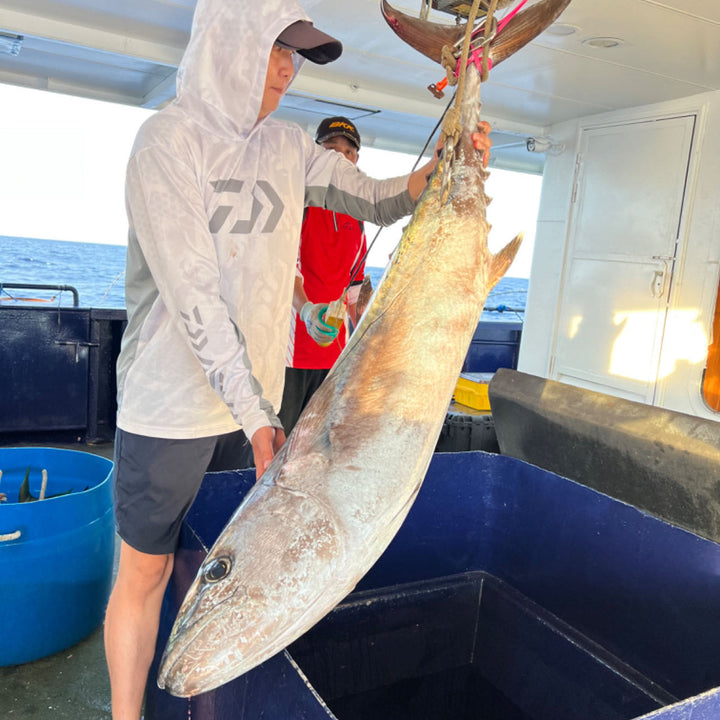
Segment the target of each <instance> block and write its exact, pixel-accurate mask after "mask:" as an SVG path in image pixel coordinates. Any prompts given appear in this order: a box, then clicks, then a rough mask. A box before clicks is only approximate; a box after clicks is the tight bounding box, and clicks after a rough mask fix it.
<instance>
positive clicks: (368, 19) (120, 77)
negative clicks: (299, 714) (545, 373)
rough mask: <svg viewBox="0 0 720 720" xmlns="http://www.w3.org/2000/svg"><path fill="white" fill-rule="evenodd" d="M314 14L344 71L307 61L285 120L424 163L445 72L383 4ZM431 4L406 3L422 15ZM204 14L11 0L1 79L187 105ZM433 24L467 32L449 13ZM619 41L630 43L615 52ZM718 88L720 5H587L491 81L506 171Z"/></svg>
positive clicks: (2, 26)
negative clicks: (349, 133) (628, 111)
mask: <svg viewBox="0 0 720 720" xmlns="http://www.w3.org/2000/svg"><path fill="white" fill-rule="evenodd" d="M260 1H262V0H260ZM301 2H302V0H301ZM302 4H303V7H304V8H305V10H306V12H307V13H308V14H309V15H310V16H311V17H312V18H313V20H314V21H315V24H316V25H317V26H318V27H319V28H321V29H323V30H325V31H326V32H329V33H331V34H333V35H335V36H336V37H338V38H340V39H341V40H342V42H343V45H344V48H345V50H344V52H343V55H342V57H341V58H340V59H339V60H338V61H337V62H334V63H331V64H330V65H325V66H316V65H313V64H312V63H305V66H304V68H303V70H302V72H301V73H300V75H299V76H298V78H296V80H295V82H294V83H293V85H292V86H291V89H290V92H289V93H288V95H287V97H286V98H285V99H284V100H283V103H282V106H281V108H280V110H279V111H278V114H279V115H281V116H282V117H284V118H287V119H290V120H293V121H295V122H298V123H299V124H300V125H302V126H303V127H305V128H306V129H308V130H309V131H311V132H313V131H314V128H315V127H316V125H317V123H318V122H319V120H320V119H321V118H322V117H324V116H327V115H330V114H342V115H346V116H348V117H351V118H353V119H355V120H356V122H357V123H358V126H359V128H360V130H361V132H362V135H363V141H364V144H365V145H367V146H372V147H378V148H382V149H390V150H398V151H403V152H411V153H417V152H418V151H419V150H420V149H421V148H422V147H423V145H424V143H425V141H426V139H427V138H428V136H429V134H430V133H431V131H432V130H433V128H434V127H435V124H436V122H437V121H438V119H439V118H440V116H441V114H442V112H443V110H444V108H445V105H446V103H447V101H448V100H449V98H450V93H447V97H446V98H445V99H444V100H438V99H436V98H434V97H433V96H432V94H431V93H430V92H429V91H428V90H427V86H428V85H429V84H431V83H435V82H438V81H440V80H441V79H442V78H443V76H444V71H443V70H442V69H441V68H440V66H439V65H436V64H434V63H433V62H432V61H430V60H428V59H426V58H425V57H423V56H422V55H420V54H419V53H417V52H416V51H415V50H413V49H412V48H410V47H409V46H407V45H405V44H404V43H403V42H401V41H400V40H399V39H398V38H397V37H396V36H395V35H394V34H393V33H392V32H391V30H390V29H389V28H388V27H387V25H386V24H385V21H384V20H383V19H382V17H381V14H380V2H379V0H353V1H352V2H350V1H349V0H305V2H302ZM420 4H421V2H420V0H401V1H400V0H399V1H398V4H397V6H398V7H399V8H401V9H403V10H405V11H406V12H408V13H410V14H414V15H417V14H418V13H419V10H420ZM194 6H195V0H0V33H3V34H4V35H11V36H13V35H15V36H22V42H21V44H19V52H18V53H17V54H13V53H12V52H7V50H9V49H12V47H13V44H12V38H10V40H8V39H7V38H3V37H2V35H0V83H7V84H11V85H20V86H25V87H30V88H37V89H42V90H48V91H51V92H58V93H65V94H70V95H77V96H81V97H86V98H93V99H98V100H105V101H110V102H116V103H123V104H127V105H136V106H141V107H146V108H158V107H161V106H162V105H163V104H164V103H166V102H167V101H168V100H170V99H171V98H172V97H173V96H174V92H175V71H176V68H177V64H178V62H179V60H180V57H181V55H182V52H183V48H184V47H185V44H186V42H187V40H188V37H189V32H190V25H191V21H192V13H193V9H194ZM248 6H249V7H251V4H250V3H248ZM431 19H433V20H436V21H440V22H447V23H452V22H454V20H453V18H452V17H451V16H450V15H449V14H447V13H439V12H436V11H433V12H432V18H431ZM608 39H614V40H617V41H619V43H618V44H616V45H615V46H613V47H608V46H610V45H613V42H612V41H610V40H608ZM3 47H4V48H5V50H6V51H5V52H2V49H3ZM14 47H15V48H16V49H17V47H18V44H17V43H16V44H15V46H14ZM717 89H720V2H718V0H573V2H572V3H571V4H570V6H569V7H568V8H567V9H566V10H565V12H564V13H563V15H562V17H561V18H560V20H559V22H558V23H556V25H555V26H553V27H551V28H550V29H549V30H548V31H546V32H545V33H543V34H542V35H540V36H539V37H538V38H537V39H536V40H535V41H534V42H533V43H532V44H530V45H529V46H527V47H525V48H524V49H523V50H522V51H521V52H520V53H518V54H517V55H516V56H514V57H512V58H510V59H509V60H507V61H506V62H505V63H503V64H502V65H500V66H498V67H497V68H495V69H494V70H493V71H492V72H491V74H490V79H489V81H488V82H487V84H486V85H485V86H484V87H483V103H484V104H483V115H484V116H485V117H486V118H487V119H488V120H490V121H491V122H492V124H493V127H494V133H493V138H494V142H495V150H494V163H496V164H497V165H498V166H500V167H508V168H513V167H515V168H518V169H524V170H529V171H541V169H542V164H543V160H544V156H543V155H542V154H539V153H529V152H528V151H527V150H526V147H525V139H526V138H527V137H528V136H530V135H534V136H544V135H545V134H546V133H547V132H548V128H549V127H550V126H551V125H553V124H554V123H558V122H561V121H565V120H569V119H573V118H577V117H583V116H587V115H591V114H594V113H599V112H604V111H608V110H615V109H621V108H626V107H632V106H637V105H644V104H646V103H655V102H660V101H665V100H672V99H676V98H680V97H684V96H688V95H694V94H696V93H701V92H705V91H708V90H717ZM5 111H6V112H7V109H5Z"/></svg>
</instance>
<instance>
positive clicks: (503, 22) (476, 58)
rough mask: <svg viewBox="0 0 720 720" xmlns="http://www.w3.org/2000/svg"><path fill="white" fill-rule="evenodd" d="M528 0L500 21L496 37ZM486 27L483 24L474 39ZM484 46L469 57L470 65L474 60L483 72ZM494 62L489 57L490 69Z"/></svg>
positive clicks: (458, 71) (457, 71)
mask: <svg viewBox="0 0 720 720" xmlns="http://www.w3.org/2000/svg"><path fill="white" fill-rule="evenodd" d="M527 2H528V0H521V2H520V3H519V4H518V5H517V6H516V7H515V8H513V9H512V10H511V11H510V12H509V13H508V14H507V15H506V16H505V17H504V18H503V19H502V20H500V22H499V23H498V27H497V33H496V37H497V36H498V35H500V33H501V32H502V31H503V30H504V29H505V26H506V25H507V24H508V23H509V22H510V21H511V20H512V19H513V18H514V17H515V16H516V15H517V14H518V13H519V12H520V10H522V9H523V6H525V5H527ZM484 29H485V25H484V24H483V25H481V26H480V27H479V28H478V29H477V30H476V31H475V32H474V33H473V35H472V37H473V39H475V38H477V36H478V35H479V34H480V33H481V32H483V30H484ZM482 56H483V54H482V48H479V49H478V50H473V51H472V52H471V53H470V57H469V58H468V65H469V64H470V63H471V62H472V63H475V67H477V69H478V71H479V72H480V73H482ZM492 66H493V62H492V58H489V59H488V71H489V70H492ZM455 75H456V76H458V75H460V60H458V62H457V67H456V68H455Z"/></svg>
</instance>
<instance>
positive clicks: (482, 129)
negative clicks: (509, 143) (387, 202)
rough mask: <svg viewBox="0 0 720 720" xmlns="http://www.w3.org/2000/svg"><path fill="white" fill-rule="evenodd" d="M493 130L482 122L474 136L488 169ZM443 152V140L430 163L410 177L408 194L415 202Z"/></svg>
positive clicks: (436, 146)
mask: <svg viewBox="0 0 720 720" xmlns="http://www.w3.org/2000/svg"><path fill="white" fill-rule="evenodd" d="M491 129H492V128H491V127H490V123H487V122H485V121H484V120H482V121H481V122H479V123H478V129H477V131H476V132H474V133H473V134H472V141H473V145H474V146H475V149H476V150H478V151H480V152H481V153H482V156H483V158H482V163H483V167H487V166H488V162H489V161H490V148H491V147H492V140H491V139H490V130H491ZM441 151H442V139H439V140H438V141H437V144H436V145H435V152H434V153H433V156H432V158H430V160H429V162H427V163H426V164H425V165H423V166H422V167H421V168H418V169H417V170H415V172H414V173H412V175H410V179H409V180H408V192H409V193H410V197H412V199H413V200H415V201H417V200H418V198H419V197H420V195H421V194H422V192H423V190H424V189H425V186H426V185H427V183H428V180H429V179H430V176H431V175H432V172H433V170H434V169H435V166H436V165H437V163H438V160H439V159H440V153H441Z"/></svg>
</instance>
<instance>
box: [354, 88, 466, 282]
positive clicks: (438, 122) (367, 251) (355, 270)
mask: <svg viewBox="0 0 720 720" xmlns="http://www.w3.org/2000/svg"><path fill="white" fill-rule="evenodd" d="M453 100H455V93H453V96H452V97H451V98H450V100H449V101H448V104H447V105H446V106H445V109H444V110H443V113H442V115H441V116H440V119H439V120H438V121H437V123H436V124H435V127H434V128H433V129H432V131H431V132H430V135H428V139H427V140H426V141H425V145H424V146H423V149H422V150H421V151H420V154H419V155H418V156H417V160H415V164H414V165H413V166H412V170H410V172H411V173H413V172H415V170H417V166H418V165H419V164H420V160H422V157H423V155H424V154H425V151H426V150H427V149H428V146H429V145H430V142H431V140H432V139H433V137H434V136H435V133H436V132H437V131H438V128H439V127H440V125H442V121H443V120H444V119H445V115H447V112H448V110H449V109H450V106H451V105H452V104H453ZM384 229H385V228H384V227H379V228H378V230H377V232H376V233H375V237H374V238H373V239H372V242H371V243H370V245H368V248H367V250H365V253H364V255H363V256H362V257H361V258H360V260H359V261H358V262H356V263H355V269H354V271H353V273H352V275H351V276H350V280H349V281H348V284H347V287H346V288H345V292H347V291H348V290H349V289H350V286H351V285H352V282H353V280H354V279H355V278H356V277H357V274H358V273H359V272H360V268H361V267H363V265H364V263H365V260H366V259H367V256H368V255H369V254H370V251H371V250H372V247H373V245H374V244H375V241H376V240H377V239H378V236H379V235H380V233H381V232H382V231H383V230H384ZM395 247H396V248H397V245H396V246H395ZM393 252H395V248H393ZM391 254H392V253H391Z"/></svg>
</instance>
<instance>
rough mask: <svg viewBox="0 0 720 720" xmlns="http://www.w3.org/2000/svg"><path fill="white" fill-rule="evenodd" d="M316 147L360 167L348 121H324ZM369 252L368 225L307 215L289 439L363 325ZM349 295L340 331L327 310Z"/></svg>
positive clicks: (288, 399)
mask: <svg viewBox="0 0 720 720" xmlns="http://www.w3.org/2000/svg"><path fill="white" fill-rule="evenodd" d="M315 142H317V143H318V144H319V145H322V146H323V147H325V148H328V149H330V150H335V151H336V152H339V153H341V154H343V155H344V156H345V157H346V158H347V159H348V160H349V161H350V162H352V163H353V164H354V165H356V164H357V161H358V157H359V152H360V133H359V132H358V131H357V128H356V127H355V123H353V122H352V121H351V120H349V119H348V118H345V117H331V118H326V119H325V120H323V121H322V122H321V123H320V125H319V126H318V128H317V131H316V133H315ZM366 251H367V241H366V238H365V228H364V226H363V223H362V221H359V220H356V219H355V218H352V217H350V216H349V215H344V214H342V213H336V212H333V211H332V210H325V209H324V208H320V207H309V208H306V209H305V216H304V218H303V224H302V232H301V238H300V251H299V256H298V273H297V276H296V278H295V294H294V298H293V317H292V323H291V327H290V342H289V343H288V351H287V361H286V368H285V389H284V391H283V398H282V405H281V407H280V412H279V413H278V417H279V418H280V420H281V422H282V424H283V427H284V428H285V432H286V433H288V434H289V433H290V431H291V430H292V428H293V427H294V426H295V423H296V422H297V419H298V417H299V416H300V413H301V412H302V410H303V408H304V407H305V405H307V403H308V401H309V400H310V398H311V397H312V395H313V393H314V392H315V391H316V390H317V389H318V387H320V384H321V383H322V381H323V380H324V379H325V376H326V375H327V374H328V371H329V370H330V368H331V367H332V366H333V364H334V363H335V361H336V360H337V358H338V356H339V355H340V353H341V352H342V350H343V348H344V347H345V343H346V342H347V339H348V337H349V335H350V331H351V327H348V325H349V324H350V325H351V326H354V324H355V323H356V322H357V318H356V317H355V307H356V301H357V296H358V293H359V291H360V286H361V284H362V282H363V279H364V278H365V274H364V270H365V253H366ZM348 287H349V289H348ZM346 289H348V292H347V295H346V296H345V301H346V310H347V313H346V317H345V320H344V321H343V322H342V324H341V325H340V326H339V327H337V328H336V327H334V326H333V325H332V324H328V323H327V322H325V320H326V319H327V318H326V317H325V312H326V311H327V305H328V304H329V303H331V302H333V301H335V300H338V299H339V298H340V297H341V296H342V294H343V292H345V290H346ZM348 319H349V321H350V322H349V323H348Z"/></svg>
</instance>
